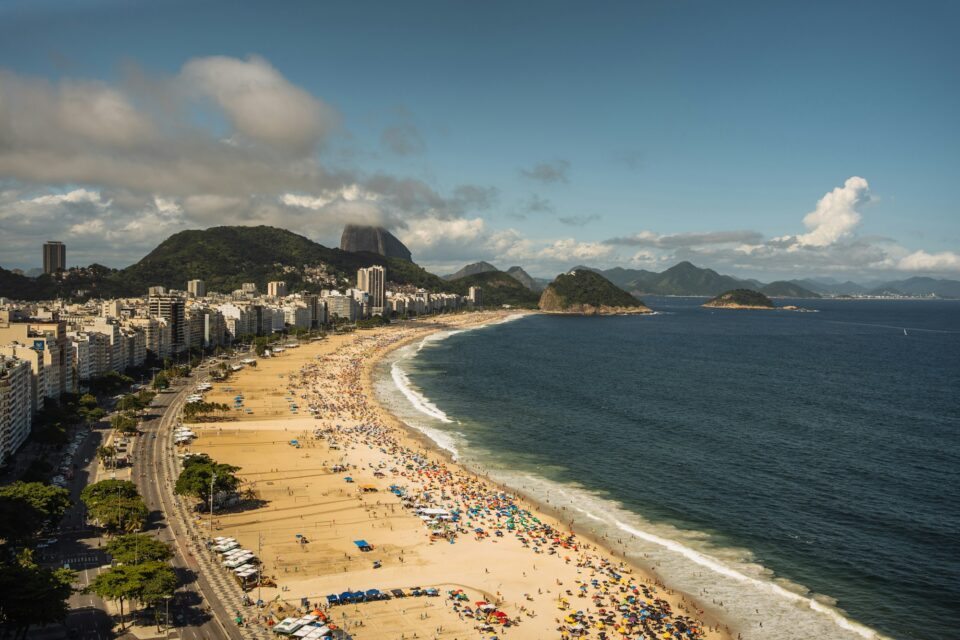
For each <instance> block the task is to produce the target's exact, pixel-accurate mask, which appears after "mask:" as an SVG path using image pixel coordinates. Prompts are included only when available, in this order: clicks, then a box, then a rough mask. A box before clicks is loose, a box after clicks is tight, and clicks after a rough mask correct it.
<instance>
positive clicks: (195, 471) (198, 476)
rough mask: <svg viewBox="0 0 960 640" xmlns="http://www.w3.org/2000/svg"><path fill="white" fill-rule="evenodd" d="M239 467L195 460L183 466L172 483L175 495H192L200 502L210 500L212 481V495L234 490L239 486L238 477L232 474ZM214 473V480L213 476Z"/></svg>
mask: <svg viewBox="0 0 960 640" xmlns="http://www.w3.org/2000/svg"><path fill="white" fill-rule="evenodd" d="M239 470H240V467H234V466H232V465H229V464H219V463H217V462H213V461H210V462H205V461H201V462H195V463H192V464H189V465H186V466H184V468H183V471H181V472H180V477H178V478H177V483H176V485H174V492H175V493H177V495H185V496H193V497H194V498H197V499H198V500H200V501H201V502H207V501H209V500H210V485H211V481H213V493H214V495H216V494H218V493H221V492H227V493H229V492H232V491H236V490H237V487H239V486H240V479H239V478H238V477H237V476H236V475H234V474H235V473H236V472H237V471H239ZM214 474H216V480H213V476H214Z"/></svg>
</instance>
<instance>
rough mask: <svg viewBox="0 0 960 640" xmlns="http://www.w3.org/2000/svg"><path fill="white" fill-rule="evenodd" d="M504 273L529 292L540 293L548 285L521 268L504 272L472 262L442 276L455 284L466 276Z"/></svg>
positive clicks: (547, 281)
mask: <svg viewBox="0 0 960 640" xmlns="http://www.w3.org/2000/svg"><path fill="white" fill-rule="evenodd" d="M492 272H497V273H506V274H507V275H509V276H510V277H512V278H514V279H515V280H517V281H518V282H520V284H522V285H523V286H525V287H526V288H527V289H529V290H530V291H542V290H543V288H544V287H545V286H546V285H547V284H549V282H550V281H549V280H545V279H540V278H534V277H533V276H531V275H530V274H529V273H527V272H526V271H524V270H523V267H510V268H509V269H507V270H506V271H502V272H501V271H500V270H499V269H497V268H496V267H495V266H493V265H492V264H490V263H489V262H483V261H480V262H472V263H470V264H468V265H467V266H465V267H463V268H462V269H460V270H459V271H457V272H456V273H451V274H449V275H445V276H443V279H444V280H449V281H450V282H456V281H458V280H462V279H463V278H466V277H468V276H474V275H477V274H480V273H492Z"/></svg>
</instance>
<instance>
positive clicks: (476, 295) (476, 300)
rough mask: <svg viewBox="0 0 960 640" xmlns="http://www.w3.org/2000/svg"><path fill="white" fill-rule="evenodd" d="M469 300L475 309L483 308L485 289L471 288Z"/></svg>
mask: <svg viewBox="0 0 960 640" xmlns="http://www.w3.org/2000/svg"><path fill="white" fill-rule="evenodd" d="M467 299H468V300H470V304H472V305H473V306H474V307H482V306H483V288H482V287H470V291H469V294H468V295H467Z"/></svg>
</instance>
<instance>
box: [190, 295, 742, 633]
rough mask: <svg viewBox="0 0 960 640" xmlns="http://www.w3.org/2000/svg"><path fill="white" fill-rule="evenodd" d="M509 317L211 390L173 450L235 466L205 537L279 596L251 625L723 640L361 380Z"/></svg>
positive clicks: (234, 380) (410, 333) (695, 613)
mask: <svg viewBox="0 0 960 640" xmlns="http://www.w3.org/2000/svg"><path fill="white" fill-rule="evenodd" d="M507 315H508V313H507V312H484V313H470V314H459V315H452V316H445V317H443V318H439V319H428V320H421V321H417V322H410V323H404V324H395V325H392V326H390V327H385V328H382V329H374V330H369V331H358V332H356V333H353V334H345V335H330V336H329V337H328V338H326V339H324V340H320V341H314V342H309V343H303V344H302V345H301V346H299V347H296V348H290V349H287V350H285V351H284V352H282V353H281V354H280V355H279V356H278V357H273V358H268V359H267V358H261V359H259V361H258V363H257V366H256V367H247V368H244V370H243V371H240V372H238V373H236V374H234V375H233V376H232V377H231V378H230V379H229V380H228V381H226V382H223V383H218V384H215V385H214V389H213V390H211V391H210V392H208V393H207V394H206V399H207V400H208V401H212V402H222V403H226V404H229V405H230V406H231V407H234V406H235V405H236V408H234V409H232V410H231V419H230V420H227V421H223V422H216V423H202V424H196V425H191V427H192V428H193V430H194V431H195V432H197V434H198V436H199V437H198V438H197V439H196V440H195V441H194V442H193V443H192V444H191V445H190V446H188V447H185V448H181V451H191V452H195V453H198V452H203V453H206V454H208V455H210V456H211V457H212V458H213V459H215V460H217V461H218V462H223V463H229V464H233V465H236V466H238V467H240V468H241V470H240V472H239V474H238V475H239V476H240V477H241V478H242V480H243V486H242V487H241V491H242V492H243V494H244V495H245V497H246V499H247V501H246V502H245V504H244V505H243V506H242V507H240V508H237V509H234V510H230V511H226V512H219V513H217V514H215V516H214V517H213V522H212V527H213V531H212V535H213V536H231V537H234V538H236V539H237V541H238V542H239V543H240V545H241V546H243V547H244V548H247V549H251V550H252V551H253V552H254V553H256V554H257V557H258V558H260V560H261V561H262V565H263V566H262V570H263V573H264V575H266V576H269V577H271V578H273V579H274V580H275V581H276V583H277V587H276V588H265V587H264V588H262V589H261V590H259V591H258V590H257V589H254V590H253V591H252V592H251V593H250V596H251V598H253V599H256V597H257V595H258V594H259V595H260V597H262V599H263V600H264V601H265V602H267V603H269V606H268V607H266V608H264V609H263V610H261V611H260V613H259V614H258V613H257V612H256V611H255V610H254V609H253V608H250V610H249V611H247V612H245V613H246V615H247V623H248V624H253V625H258V624H259V625H267V624H268V623H269V621H271V620H272V621H274V622H276V621H279V620H281V619H283V618H284V617H286V616H287V615H295V614H296V611H297V609H298V608H300V605H301V599H304V598H305V599H307V600H309V602H310V603H312V606H311V607H310V608H311V609H312V608H313V606H319V607H320V608H321V609H323V610H324V611H325V613H326V614H327V615H329V616H330V617H331V618H332V620H333V621H334V622H336V623H337V624H339V625H341V626H343V627H344V628H347V629H348V630H349V632H350V633H351V634H352V635H353V637H355V638H358V639H360V640H363V639H367V638H370V639H386V638H390V639H393V638H397V639H409V638H450V639H454V638H456V639H465V638H489V637H491V635H493V634H495V635H497V636H501V637H510V638H521V639H530V640H533V639H537V638H566V637H586V638H601V639H603V638H625V637H629V638H645V637H649V638H727V637H730V636H729V635H728V634H727V632H726V630H725V629H721V628H720V627H710V626H709V624H710V621H709V620H706V621H705V620H704V618H703V615H702V612H701V611H699V608H698V607H697V605H696V604H695V603H694V602H693V601H692V600H691V598H690V597H689V596H686V595H684V594H681V593H675V592H672V591H670V590H668V589H667V588H665V587H663V586H662V585H658V584H657V583H656V581H655V580H654V579H653V578H652V577H651V576H649V575H646V574H644V573H643V572H641V571H640V570H639V569H638V568H637V567H633V566H630V565H629V564H623V563H622V562H621V559H620V558H617V557H615V556H614V555H613V554H611V553H610V552H609V551H608V550H606V549H603V548H601V547H599V546H597V545H596V544H595V543H594V542H592V541H590V540H586V539H582V538H581V537H580V536H576V535H573V534H572V533H571V532H570V529H569V527H566V526H564V525H563V524H562V523H560V522H558V521H557V520H555V519H554V518H552V517H551V516H550V515H549V514H548V512H547V511H546V510H544V509H541V508H540V507H539V506H537V505H534V504H532V503H530V502H529V501H527V500H525V499H523V498H522V497H519V496H517V495H516V494H513V493H509V492H507V491H506V490H504V489H501V488H498V487H496V486H494V485H493V484H491V483H489V482H488V481H486V480H484V479H483V478H481V477H479V476H477V475H475V474H473V473H471V472H470V471H468V470H467V469H465V468H464V467H463V466H461V465H459V464H457V463H456V462H453V461H451V460H449V459H448V457H446V456H445V455H444V454H443V452H441V451H440V450H438V449H436V448H434V447H433V446H431V444H432V443H430V442H429V441H428V440H427V439H426V438H424V437H423V436H422V435H420V434H419V432H411V430H409V429H408V428H407V427H406V426H405V425H403V424H402V423H400V422H399V421H398V420H397V419H396V418H395V417H394V416H393V415H391V414H390V413H389V412H387V411H385V410H384V409H383V408H382V407H380V406H379V405H378V404H377V403H376V400H375V396H374V394H373V391H372V370H373V366H374V365H375V363H376V362H377V361H378V360H379V359H380V358H382V357H383V356H384V355H385V354H386V353H388V352H389V351H391V350H393V349H396V348H398V347H400V346H402V345H404V344H408V343H409V342H411V341H415V340H420V339H422V338H423V337H425V336H426V335H428V334H430V333H433V332H436V331H443V330H450V329H463V328H469V327H471V326H478V325H480V324H485V323H490V322H496V321H501V320H503V319H505V318H506V317H507ZM238 396H240V398H238ZM238 400H239V402H238ZM310 406H313V407H315V408H316V410H317V415H316V417H314V416H313V415H311V413H310V411H309V407H310ZM291 441H296V442H293V443H292V442H291ZM360 540H362V541H366V542H367V543H368V544H369V546H370V547H371V550H369V551H363V550H361V549H359V548H358V546H357V545H356V544H355V542H354V541H360ZM413 587H420V588H422V589H427V588H433V589H436V590H437V591H438V593H439V595H438V596H436V597H404V598H393V599H390V600H385V601H378V602H363V603H359V604H349V605H338V606H331V607H328V606H327V595H328V594H339V593H341V592H344V591H360V590H362V591H366V590H368V589H379V590H380V591H390V590H392V589H402V590H404V591H405V592H408V593H409V590H410V589H411V588H413ZM481 602H483V603H489V604H488V605H478V604H477V603H481ZM304 610H306V609H301V611H304ZM494 611H496V612H497V613H496V614H494V615H490V614H491V613H492V612H494ZM578 612H580V613H578ZM504 622H506V623H507V624H504ZM734 636H735V634H734Z"/></svg>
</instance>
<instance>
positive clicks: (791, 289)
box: [760, 280, 820, 298]
mask: <svg viewBox="0 0 960 640" xmlns="http://www.w3.org/2000/svg"><path fill="white" fill-rule="evenodd" d="M760 293H762V294H764V295H766V296H769V297H771V298H819V297H820V294H819V293H814V292H813V291H810V290H809V289H805V288H803V287H801V286H800V285H799V284H797V283H796V282H787V281H785V280H777V281H776V282H771V283H770V284H768V285H764V286H763V287H761V288H760Z"/></svg>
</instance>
